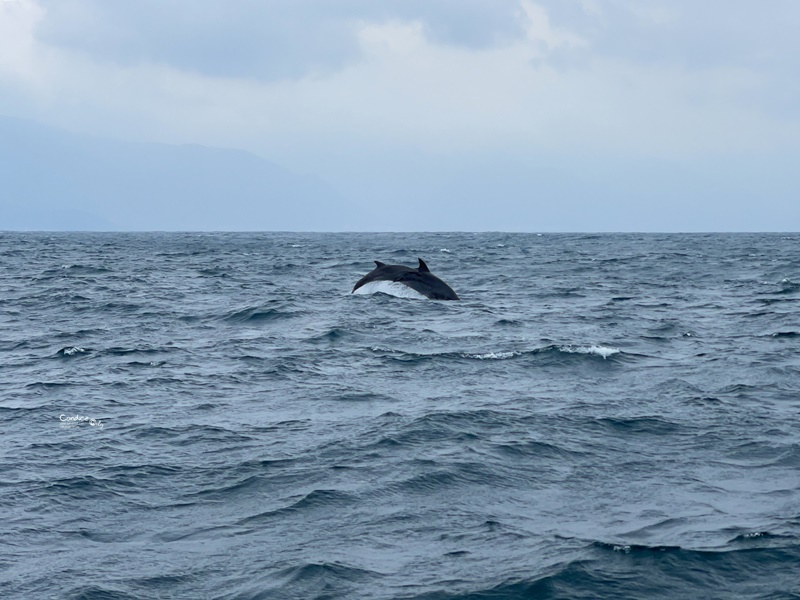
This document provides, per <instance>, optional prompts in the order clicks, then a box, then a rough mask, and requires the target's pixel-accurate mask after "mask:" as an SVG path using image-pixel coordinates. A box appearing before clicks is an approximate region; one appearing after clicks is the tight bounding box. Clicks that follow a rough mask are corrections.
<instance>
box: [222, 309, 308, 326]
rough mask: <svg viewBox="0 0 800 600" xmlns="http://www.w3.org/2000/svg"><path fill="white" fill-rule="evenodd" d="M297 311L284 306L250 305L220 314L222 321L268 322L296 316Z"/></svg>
mask: <svg viewBox="0 0 800 600" xmlns="http://www.w3.org/2000/svg"><path fill="white" fill-rule="evenodd" d="M297 315H298V313H297V312H296V311H292V310H286V309H285V308H284V307H282V306H281V307H280V308H275V307H273V306H250V307H247V308H241V309H238V310H234V311H231V312H229V313H227V314H225V315H223V316H222V320H223V321H228V322H229V323H248V324H258V323H268V322H271V321H277V320H281V319H291V318H293V317H296V316H297Z"/></svg>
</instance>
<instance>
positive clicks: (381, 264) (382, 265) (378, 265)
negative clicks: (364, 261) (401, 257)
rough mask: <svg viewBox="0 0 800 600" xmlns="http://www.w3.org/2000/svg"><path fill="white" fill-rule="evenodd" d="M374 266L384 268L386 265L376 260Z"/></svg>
mask: <svg viewBox="0 0 800 600" xmlns="http://www.w3.org/2000/svg"><path fill="white" fill-rule="evenodd" d="M375 266H377V267H378V268H380V267H385V266H386V263H382V262H381V261H379V260H376V261H375Z"/></svg>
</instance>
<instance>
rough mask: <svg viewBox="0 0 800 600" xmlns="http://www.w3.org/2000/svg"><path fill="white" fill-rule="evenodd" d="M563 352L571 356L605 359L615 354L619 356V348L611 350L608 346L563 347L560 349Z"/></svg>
mask: <svg viewBox="0 0 800 600" xmlns="http://www.w3.org/2000/svg"><path fill="white" fill-rule="evenodd" d="M559 350H560V351H561V352H569V353H570V354H595V355H597V356H602V357H603V358H608V357H609V356H613V355H614V354H619V353H620V349H619V348H609V347H607V346H597V345H593V346H561V347H560V348H559Z"/></svg>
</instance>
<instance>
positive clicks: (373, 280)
mask: <svg viewBox="0 0 800 600" xmlns="http://www.w3.org/2000/svg"><path fill="white" fill-rule="evenodd" d="M375 264H376V265H377V266H376V267H375V268H374V269H373V270H372V271H370V272H369V273H367V274H366V275H364V277H362V278H361V279H359V280H358V283H356V285H355V287H354V288H353V291H352V292H351V293H354V292H355V291H356V290H358V289H359V288H363V289H362V292H361V293H370V292H377V291H386V290H385V289H384V290H382V289H381V286H380V285H379V282H389V284H392V283H394V284H396V285H397V284H399V285H402V286H406V288H410V289H412V290H414V291H415V292H417V293H419V294H421V295H423V296H425V297H427V298H430V299H431V300H458V299H459V298H458V295H456V293H455V292H454V291H453V289H452V288H451V287H450V286H449V285H447V284H446V283H445V282H444V281H442V280H441V279H439V278H438V277H436V275H434V274H433V273H431V272H430V269H428V265H426V264H425V261H423V260H422V259H421V258H420V259H419V266H418V267H417V268H416V269H415V268H414V267H406V266H403V265H387V264H384V263H382V262H381V261H379V260H376V261H375ZM368 284H373V285H368ZM364 286H367V287H364ZM412 293H413V292H412Z"/></svg>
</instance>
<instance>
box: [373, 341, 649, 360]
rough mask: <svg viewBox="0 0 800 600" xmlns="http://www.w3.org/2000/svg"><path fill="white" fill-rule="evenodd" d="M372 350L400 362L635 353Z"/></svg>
mask: <svg viewBox="0 0 800 600" xmlns="http://www.w3.org/2000/svg"><path fill="white" fill-rule="evenodd" d="M370 350H372V352H374V353H376V354H381V355H383V356H384V357H386V358H390V359H393V360H398V361H402V362H423V361H431V360H453V359H467V360H479V361H487V360H508V359H514V358H519V357H534V358H539V357H543V356H544V357H546V356H551V357H561V358H564V357H569V356H572V355H574V356H586V357H589V358H594V357H596V358H602V359H603V360H608V359H611V358H612V357H622V356H625V357H627V358H631V357H634V356H635V355H632V354H627V353H623V352H622V351H621V350H620V349H619V348H610V347H607V346H599V345H592V346H577V345H561V346H560V345H554V344H551V345H549V346H542V347H540V348H534V349H532V350H494V351H487V352H452V351H444V352H413V351H406V350H398V349H394V348H386V347H382V346H372V347H371V348H370Z"/></svg>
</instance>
